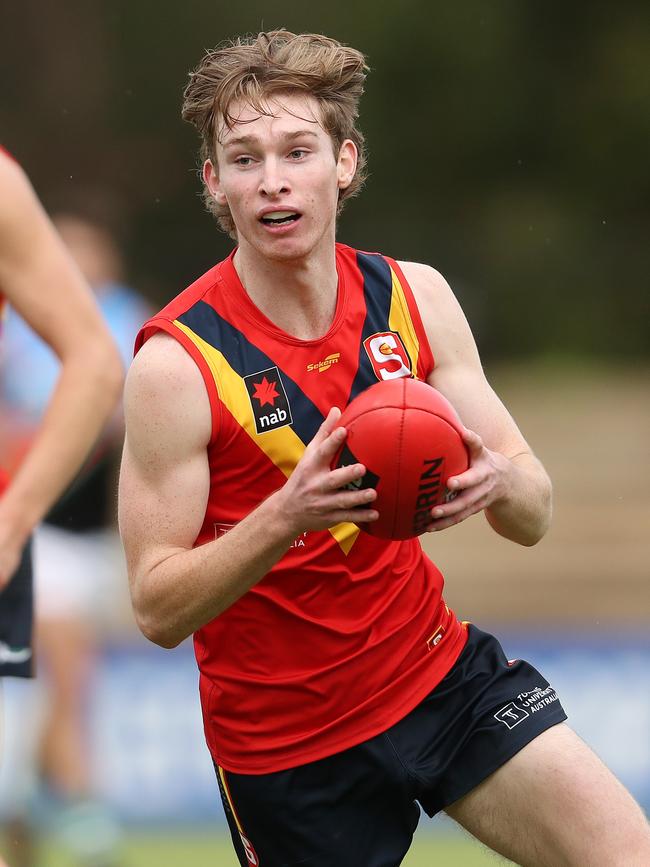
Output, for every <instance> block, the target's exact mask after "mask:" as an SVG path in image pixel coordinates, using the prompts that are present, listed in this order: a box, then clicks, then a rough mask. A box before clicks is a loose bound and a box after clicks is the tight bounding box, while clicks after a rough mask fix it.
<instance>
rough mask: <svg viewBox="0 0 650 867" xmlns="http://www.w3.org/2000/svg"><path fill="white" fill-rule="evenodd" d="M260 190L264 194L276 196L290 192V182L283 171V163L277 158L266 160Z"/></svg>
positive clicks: (270, 196)
mask: <svg viewBox="0 0 650 867" xmlns="http://www.w3.org/2000/svg"><path fill="white" fill-rule="evenodd" d="M259 191H260V193H261V195H262V196H265V197H268V198H275V197H276V196H279V195H281V194H283V193H288V192H289V184H288V181H287V179H286V177H285V176H284V173H283V172H282V165H281V163H280V162H279V161H278V160H277V159H275V158H271V157H270V158H269V159H266V160H264V166H263V172H262V177H261V179H260V187H259Z"/></svg>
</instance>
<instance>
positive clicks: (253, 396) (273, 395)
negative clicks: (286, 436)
mask: <svg viewBox="0 0 650 867" xmlns="http://www.w3.org/2000/svg"><path fill="white" fill-rule="evenodd" d="M244 383H245V385H246V391H247V392H248V397H249V398H250V402H251V407H252V408H253V418H254V419H255V430H256V431H257V432H258V434H263V433H267V431H270V430H276V429H277V428H279V427H286V426H287V425H290V424H291V423H292V421H293V419H292V417H291V407H290V406H289V400H288V398H287V393H286V391H285V390H284V385H283V384H282V379H281V377H280V371H279V370H278V369H277V367H269V368H268V369H267V370H260V371H259V373H249V374H248V376H245V377H244Z"/></svg>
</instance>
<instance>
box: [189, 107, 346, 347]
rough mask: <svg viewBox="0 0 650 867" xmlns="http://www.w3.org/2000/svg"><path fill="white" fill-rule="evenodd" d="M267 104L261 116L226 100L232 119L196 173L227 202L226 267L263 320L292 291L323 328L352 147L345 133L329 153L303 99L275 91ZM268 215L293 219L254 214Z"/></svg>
mask: <svg viewBox="0 0 650 867" xmlns="http://www.w3.org/2000/svg"><path fill="white" fill-rule="evenodd" d="M268 109H269V112H270V113H271V114H270V115H266V114H260V113H259V111H257V110H256V109H254V108H253V107H252V106H250V105H248V104H235V105H234V106H232V107H231V113H232V115H233V117H235V118H236V120H235V123H234V124H233V126H232V128H229V127H228V126H226V124H225V123H222V126H221V129H220V135H219V141H218V143H217V151H216V161H215V162H216V164H213V162H211V161H207V162H206V163H205V166H204V169H203V174H204V179H205V182H206V184H207V186H208V188H209V190H210V192H211V193H212V195H213V196H214V198H215V200H216V201H217V203H218V204H220V205H226V204H227V205H228V207H229V208H230V211H231V214H232V217H233V220H234V222H235V226H236V228H237V241H238V250H237V253H236V256H235V267H236V269H237V271H238V273H239V276H240V277H241V279H242V282H243V284H244V286H245V287H246V290H247V292H248V293H249V295H250V296H251V298H252V299H253V300H254V301H255V303H256V304H257V305H258V306H259V307H260V309H261V310H262V311H263V312H264V313H266V315H267V316H271V318H273V315H274V314H275V313H276V310H280V309H281V306H284V307H285V309H286V305H287V302H288V301H289V300H290V299H293V300H294V301H295V299H296V297H298V298H299V299H300V302H301V304H304V305H305V312H306V313H307V314H308V316H307V317H305V322H304V326H303V327H305V328H307V327H308V326H307V320H308V318H309V316H311V321H312V325H311V328H312V329H313V330H314V331H315V332H321V333H325V331H327V328H328V327H329V322H331V317H332V316H333V313H334V308H335V305H336V289H337V282H338V280H337V273H336V258H335V247H334V242H335V231H336V211H337V203H338V196H339V191H340V190H341V189H345V188H346V187H347V186H349V184H350V182H351V181H352V178H353V177H354V173H355V170H356V164H357V150H356V147H355V145H354V144H353V142H352V141H350V140H346V141H344V142H343V144H342V145H341V148H340V149H339V151H338V153H335V151H334V145H333V142H332V138H331V136H330V135H329V134H328V133H327V132H326V131H325V129H324V128H323V127H322V125H321V123H320V113H319V111H320V110H319V107H318V103H317V102H316V100H315V99H314V98H313V97H306V96H300V95H286V96H282V97H281V98H278V99H277V100H269V103H268ZM269 212H292V213H293V214H296V215H297V219H295V220H293V221H290V222H287V223H285V224H282V225H268V224H265V223H264V222H263V221H262V219H263V217H264V216H265V214H268V213H269ZM328 320H329V322H328ZM279 324H281V325H282V327H285V324H284V323H279ZM300 327H301V324H300V323H296V328H297V329H298V330H300ZM294 333H296V331H295V330H294ZM297 336H303V337H307V338H308V337H310V336H314V335H313V334H299V335H297ZM317 336H319V335H317Z"/></svg>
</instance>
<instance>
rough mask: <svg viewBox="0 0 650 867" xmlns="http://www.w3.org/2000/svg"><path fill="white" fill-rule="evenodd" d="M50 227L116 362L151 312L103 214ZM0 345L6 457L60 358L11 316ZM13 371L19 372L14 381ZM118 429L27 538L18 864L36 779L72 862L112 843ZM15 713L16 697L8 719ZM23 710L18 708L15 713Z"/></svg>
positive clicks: (65, 217) (38, 411)
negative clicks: (90, 714)
mask: <svg viewBox="0 0 650 867" xmlns="http://www.w3.org/2000/svg"><path fill="white" fill-rule="evenodd" d="M53 222H54V225H55V227H56V229H57V231H58V233H59V235H60V236H61V238H62V240H63V242H64V243H65V245H66V247H67V248H68V251H69V252H70V253H71V255H72V257H73V259H74V260H75V261H76V263H77V265H78V266H79V269H80V270H81V272H82V274H83V276H84V277H85V279H86V280H87V281H88V283H89V285H90V286H91V288H92V289H93V291H94V293H95V296H96V299H97V302H98V306H99V308H100V311H101V313H102V315H103V318H104V321H105V323H106V324H107V325H108V327H109V329H110V332H111V334H112V336H113V338H114V340H115V342H116V343H117V346H118V348H119V351H120V355H121V357H122V360H123V363H128V361H129V359H130V358H131V356H132V352H133V341H134V339H135V336H136V334H137V332H138V330H139V328H140V327H141V325H142V323H143V322H144V321H145V319H146V318H147V316H148V315H149V314H150V312H151V311H150V309H149V308H148V306H147V305H146V303H145V301H144V300H143V299H142V297H141V296H140V295H139V294H138V293H137V292H135V291H134V290H132V289H131V288H129V287H128V286H126V285H125V284H124V275H123V263H122V259H121V254H120V251H119V249H118V247H117V245H116V243H115V241H114V238H113V235H112V234H111V232H110V231H109V229H108V228H107V226H106V225H104V224H103V223H102V221H100V220H98V219H96V218H92V219H91V218H89V217H87V216H85V215H81V214H77V213H74V214H73V213H60V214H57V215H54V216H53ZM4 350H5V365H4V368H3V370H2V382H1V385H2V387H1V391H0V397H1V402H2V407H3V414H4V415H5V416H6V417H7V418H9V419H10V420H11V425H10V429H9V430H8V431H7V435H8V436H9V438H10V439H9V443H8V446H9V451H10V452H11V453H12V455H13V460H14V462H15V461H17V460H19V459H20V455H21V453H24V452H26V451H29V449H30V447H31V442H32V440H33V438H34V437H35V436H36V435H37V432H38V424H39V419H40V417H41V415H42V412H43V407H44V406H45V405H46V403H47V400H48V395H49V394H50V393H51V391H52V388H53V384H54V382H55V381H56V377H57V375H58V364H57V361H56V358H55V357H54V355H53V354H52V353H51V351H50V350H49V348H48V346H47V345H46V344H45V343H43V341H42V340H40V339H39V338H38V337H37V336H36V335H35V334H34V333H33V332H32V331H31V330H30V329H29V328H28V327H26V325H25V324H24V323H23V322H22V320H21V319H19V318H18V317H16V316H9V318H8V320H7V323H6V329H5V343H4ZM12 370H20V371H22V374H23V375H22V376H21V377H20V378H17V377H14V376H11V373H10V372H11V371H12ZM123 436H124V433H123V419H122V413H121V409H120V410H119V411H117V412H115V413H114V414H113V417H112V419H111V421H110V423H109V424H108V425H107V426H106V427H105V429H104V431H103V433H102V437H101V440H100V443H99V445H98V447H97V448H96V449H95V451H94V452H93V455H92V457H91V459H90V460H89V461H88V463H87V465H86V466H85V467H84V470H83V472H82V473H81V474H80V475H79V476H78V477H77V478H76V479H75V482H74V484H73V485H72V486H71V487H70V489H69V490H68V491H67V492H66V494H65V495H64V496H63V497H62V498H61V499H60V500H59V502H57V503H56V504H55V505H54V507H53V508H52V509H51V510H50V511H49V513H48V514H47V515H46V517H45V519H44V521H43V522H42V524H41V525H40V526H39V527H38V528H37V529H36V530H35V534H34V544H33V558H34V582H35V609H36V629H37V636H38V647H39V656H40V659H41V668H40V671H41V675H42V677H41V678H40V681H41V683H42V684H43V686H44V687H45V694H44V695H40V696H39V699H40V700H39V701H38V707H39V708H40V709H41V712H40V713H39V712H35V713H34V714H33V715H32V719H33V720H34V727H33V729H31V730H30V731H29V733H28V732H26V731H25V726H24V724H23V725H22V727H21V726H20V723H19V721H18V720H16V723H15V726H14V728H13V731H15V732H16V735H17V737H20V740H21V743H20V744H18V743H16V745H15V755H16V757H18V755H19V754H21V755H22V761H21V762H19V761H18V758H16V761H15V762H14V766H13V767H12V769H11V770H12V772H13V773H12V776H13V780H12V781H11V782H12V783H13V786H12V788H13V792H10V791H8V789H9V786H10V781H9V780H7V779H6V778H5V779H3V778H2V777H1V776H0V780H1V781H2V782H3V783H5V785H4V787H3V786H0V795H4V800H9V799H12V800H13V805H12V809H13V814H14V819H15V821H14V822H13V823H12V824H13V828H14V832H15V830H16V828H17V826H18V825H19V824H20V825H21V826H22V829H23V831H24V833H23V834H22V835H21V836H22V837H23V838H24V840H25V843H24V845H23V847H22V848H23V851H22V853H21V857H22V860H23V863H25V864H26V863H29V860H30V858H29V854H28V851H29V849H31V848H33V847H31V846H30V845H29V841H30V839H31V837H32V836H33V835H32V833H30V832H31V831H32V829H31V828H30V824H29V821H28V818H27V817H28V813H29V812H30V810H29V807H30V802H31V801H32V800H33V796H34V790H35V789H36V787H37V784H38V778H39V777H40V778H41V780H42V781H44V782H46V783H47V785H48V789H49V792H50V793H51V794H52V795H53V796H54V798H53V799H50V807H52V808H53V809H51V813H52V814H53V818H52V820H51V822H50V824H51V825H52V826H53V829H54V830H55V831H56V834H57V836H58V837H60V838H61V840H62V841H63V842H64V843H65V844H66V846H67V848H68V849H69V850H70V852H71V853H72V855H73V856H74V857H75V861H76V862H77V863H80V864H93V865H94V864H99V863H101V864H107V863H109V861H110V860H112V858H113V852H114V850H115V848H116V842H117V839H118V833H117V828H116V826H115V823H114V821H113V820H112V818H111V816H110V815H109V814H108V812H107V810H106V809H105V808H104V807H103V806H102V804H101V802H100V801H99V800H98V798H97V797H96V794H95V792H94V786H93V780H92V769H91V767H90V762H89V752H88V746H89V745H88V730H87V728H88V727H87V699H88V694H89V687H90V686H91V684H92V680H93V673H94V667H95V665H94V664H95V657H96V651H97V642H98V640H99V633H100V631H101V629H102V627H105V626H106V623H105V621H106V619H107V617H108V616H109V615H110V612H111V611H112V612H113V613H117V612H116V609H117V608H118V607H119V602H122V601H123V595H122V593H121V590H122V588H123V586H124V574H125V570H124V557H123V552H122V548H121V545H120V542H119V537H118V535H117V532H116V529H115V490H116V457H117V455H118V453H119V450H120V449H121V445H122V442H123ZM20 710H21V702H20V701H18V702H17V703H16V709H15V711H16V714H17V715H21V714H20ZM25 710H26V708H25V706H24V703H23V706H22V711H23V714H22V715H21V716H22V717H23V718H24V711H25ZM9 721H10V720H8V723H9ZM10 735H11V730H10V728H9V725H8V737H9V736H10ZM30 736H31V737H30ZM30 740H31V745H30V744H29V743H28V741H30ZM39 772H40V773H39ZM3 788H4V789H5V790H6V791H4V792H3V791H2V790H3ZM17 792H20V793H21V796H17ZM12 796H13V798H12ZM21 808H22V813H23V815H22V817H21V821H20V823H19V822H18V818H19V813H20V811H21ZM5 809H6V807H5Z"/></svg>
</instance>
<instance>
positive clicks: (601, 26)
mask: <svg viewBox="0 0 650 867" xmlns="http://www.w3.org/2000/svg"><path fill="white" fill-rule="evenodd" d="M3 24H4V25H5V27H4V33H5V36H4V44H3V46H2V51H0V72H1V74H2V81H3V98H2V101H1V102H0V128H1V129H2V131H3V132H2V137H3V140H4V142H5V143H6V144H7V145H8V146H9V147H10V148H12V149H13V150H14V151H15V153H16V154H17V156H18V157H19V158H20V159H21V160H22V161H23V162H24V163H25V165H26V167H27V168H28V169H29V171H30V173H31V174H32V176H33V177H34V179H35V182H36V183H37V185H38V187H39V189H42V190H44V192H45V198H46V201H47V200H48V196H50V197H51V198H52V199H54V197H56V199H57V203H58V202H60V201H61V197H62V195H63V196H65V194H66V193H69V194H71V195H72V193H73V192H75V194H77V195H78V194H79V192H81V193H82V194H83V191H84V190H85V189H86V188H96V187H97V186H98V185H101V186H104V187H106V186H107V187H109V188H111V189H112V190H114V193H115V196H116V197H120V198H121V199H122V202H123V211H124V213H125V217H124V219H125V222H126V224H127V225H128V230H129V231H128V234H129V237H130V258H131V261H132V268H131V270H132V272H133V273H134V274H135V276H136V278H137V279H138V280H139V283H140V285H142V286H144V287H145V288H147V287H148V289H149V294H150V295H151V296H152V297H153V298H154V300H155V301H156V302H158V303H160V302H163V301H164V300H165V299H167V298H169V297H171V296H172V295H173V294H175V293H176V292H177V291H178V290H179V288H181V287H182V286H183V285H185V284H187V283H188V282H189V281H190V280H192V279H193V278H194V277H195V276H197V275H198V274H200V273H201V272H202V271H203V270H205V269H206V268H207V267H208V266H209V265H210V264H212V263H213V262H214V261H216V260H217V259H218V258H219V257H221V256H222V255H223V254H224V253H225V252H226V251H227V250H228V249H229V247H230V242H229V240H228V239H227V238H225V237H223V236H221V235H220V234H219V233H218V232H217V230H216V227H214V226H213V224H212V221H211V219H210V218H209V217H208V216H207V214H204V213H202V205H201V203H200V185H199V183H198V180H197V179H196V176H195V174H194V172H195V168H196V156H195V152H196V140H195V137H194V133H193V131H192V130H191V129H189V128H185V126H184V125H183V123H182V121H181V120H180V117H179V110H180V102H181V95H182V90H183V87H184V85H185V81H186V78H187V73H188V71H189V70H190V69H191V68H192V67H193V66H195V65H196V64H197V63H198V61H199V59H200V57H201V55H202V53H203V51H204V50H205V49H206V48H209V47H213V46H214V45H215V44H217V43H218V42H219V41H220V40H222V39H224V38H227V37H229V36H232V35H236V34H239V33H244V32H251V31H257V30H259V29H261V28H262V27H264V28H271V27H277V26H286V27H288V28H289V29H293V30H315V31H318V32H324V33H328V34H330V35H332V36H335V37H337V38H339V39H342V40H343V41H346V42H349V43H351V44H354V45H355V46H357V47H359V48H361V49H362V50H363V51H365V52H366V53H367V54H368V56H369V61H370V64H371V67H372V73H371V75H370V78H369V81H368V89H367V94H366V96H365V97H364V102H363V104H362V127H363V129H364V130H365V132H366V136H367V139H368V143H369V147H370V157H371V159H370V170H371V176H370V179H369V182H368V184H367V188H366V190H365V191H364V193H363V194H362V196H361V197H360V198H359V199H358V200H357V201H355V202H353V203H351V204H350V205H349V206H348V208H347V209H346V212H345V213H344V215H343V217H342V220H341V230H340V236H341V238H342V239H344V240H346V241H349V242H350V243H353V244H358V245H359V246H361V247H363V248H365V249H379V250H382V251H384V252H386V253H391V254H394V255H398V256H400V257H402V258H413V259H417V260H421V261H426V262H430V263H432V264H434V265H436V266H437V267H439V268H440V270H441V271H443V273H445V274H446V275H447V276H448V277H449V279H450V281H451V282H452V285H453V286H454V288H455V289H456V290H457V292H458V294H459V295H460V296H461V297H462V301H463V304H464V306H465V308H466V309H467V310H468V312H469V315H470V318H471V319H472V320H473V324H474V326H475V328H476V330H477V331H478V335H479V340H480V342H481V344H482V350H483V353H484V354H485V355H486V356H488V357H495V356H498V357H507V356H520V355H540V354H547V355H561V356H585V355H586V356H600V355H606V356H607V355H609V356H612V357H619V358H625V357H628V358H636V357H641V356H647V355H648V353H649V352H650V342H649V339H648V328H647V322H648V314H649V312H650V311H649V302H648V300H647V291H646V285H647V258H648V257H647V247H648V243H647V240H646V239H647V237H648V234H649V231H648V230H649V229H650V169H649V168H648V160H647V153H648V152H649V150H650V147H649V145H650V112H648V109H647V107H648V105H649V104H650V6H648V4H647V3H645V2H643V0H623V2H621V3H619V4H617V5H616V7H612V6H611V5H609V4H599V3H589V4H587V3H586V2H580V0H578V2H575V3H573V4H571V5H569V6H567V5H566V4H564V5H562V6H559V5H557V4H551V5H549V4H545V5H539V4H533V3H521V2H519V0H500V2H498V3H493V4H485V3H483V2H480V0H465V2H463V3H459V4H448V3H442V2H437V3H430V2H426V0H404V2H402V3H401V4H399V5H398V4H396V3H394V2H393V0H391V2H388V0H374V2H372V3H371V2H370V0H361V2H360V3H357V4H349V3H345V2H343V0H331V2H330V3H328V4H326V5H325V6H324V7H323V8H318V9H317V8H313V7H295V6H294V5H293V4H291V5H290V4H289V3H288V2H286V0H279V2H276V3H274V4H273V6H272V8H269V4H268V3H265V2H262V0H249V2H248V3H247V4H246V5H245V6H238V5H236V4H227V3H224V2H214V0H211V2H208V0H186V2H185V3H184V4H182V6H181V5H180V4H176V3H171V2H164V0H163V2H161V0H158V2H155V3H154V2H153V0H140V2H138V3H137V4H133V3H128V2H126V0H110V2H109V0H86V2H82V0H70V2H68V3H66V4H63V5H61V4H55V5H52V4H49V3H47V2H46V0H24V2H22V3H21V4H6V7H5V8H4V9H3ZM100 182H101V183H100Z"/></svg>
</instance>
